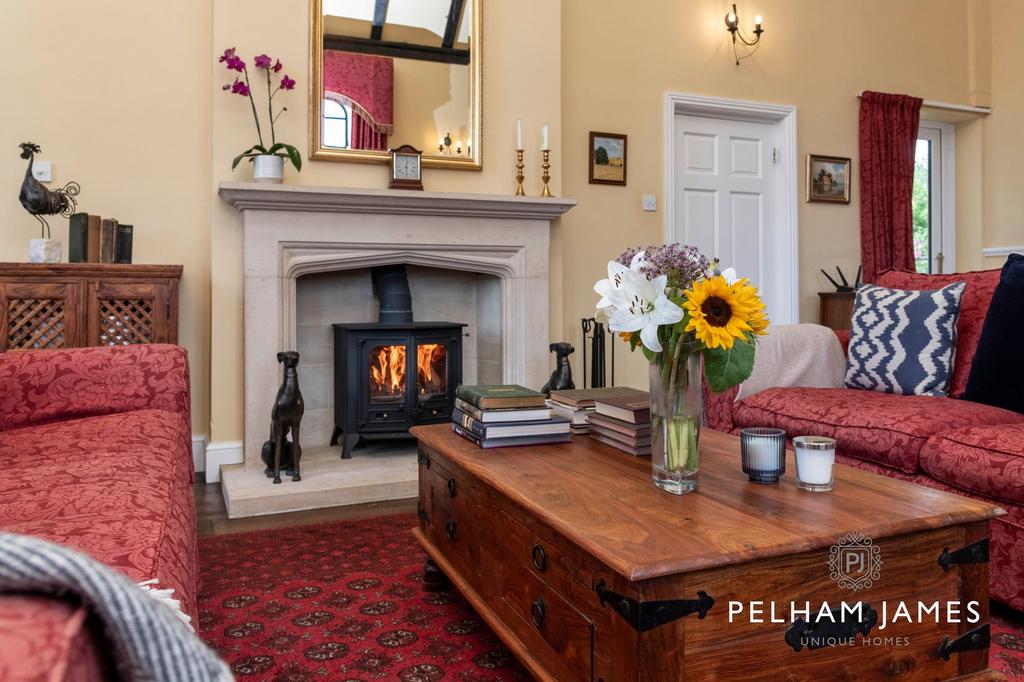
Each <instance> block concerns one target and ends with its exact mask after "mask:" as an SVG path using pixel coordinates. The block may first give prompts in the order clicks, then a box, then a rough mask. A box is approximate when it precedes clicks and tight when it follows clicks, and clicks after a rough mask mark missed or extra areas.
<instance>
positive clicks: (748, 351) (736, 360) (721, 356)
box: [704, 341, 754, 393]
mask: <svg viewBox="0 0 1024 682" xmlns="http://www.w3.org/2000/svg"><path fill="white" fill-rule="evenodd" d="M753 369H754V345H753V344H751V343H747V342H745V341H736V342H735V343H733V344H732V348H708V349H707V350H705V351H704V373H705V374H706V375H707V378H708V386H710V387H711V390H712V391H714V392H715V393H721V392H722V391H727V390H729V389H730V388H732V387H733V386H736V385H737V384H740V383H742V382H744V381H746V380H747V379H748V378H750V372H751V370H753Z"/></svg>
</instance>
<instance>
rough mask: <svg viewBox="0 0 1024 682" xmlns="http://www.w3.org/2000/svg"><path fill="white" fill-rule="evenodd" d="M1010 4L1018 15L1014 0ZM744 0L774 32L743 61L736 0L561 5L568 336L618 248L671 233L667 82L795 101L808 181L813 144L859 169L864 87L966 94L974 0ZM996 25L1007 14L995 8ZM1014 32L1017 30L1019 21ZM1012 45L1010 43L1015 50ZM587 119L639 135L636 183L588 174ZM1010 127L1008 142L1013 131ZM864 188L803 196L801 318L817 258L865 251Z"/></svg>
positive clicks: (955, 98)
mask: <svg viewBox="0 0 1024 682" xmlns="http://www.w3.org/2000/svg"><path fill="white" fill-rule="evenodd" d="M996 1H997V2H998V1H999V0H996ZM1005 4H1006V6H1007V14H1009V5H1010V4H1011V2H1010V0H1006V3H1005ZM1017 7H1018V8H1019V3H1018V4H1017ZM739 9H740V13H741V21H743V22H744V25H745V26H749V24H751V23H752V21H753V16H754V15H755V14H761V15H763V16H764V26H765V29H766V32H765V34H764V43H763V46H762V47H761V49H760V51H759V52H758V53H757V54H756V55H754V56H753V57H752V58H750V59H748V60H745V61H743V62H742V64H741V65H740V66H738V67H737V66H736V65H735V64H734V61H733V59H732V49H731V44H730V42H729V39H728V33H727V32H726V30H725V27H724V22H723V17H724V15H725V13H726V12H727V11H728V3H726V2H721V1H719V0H694V1H692V2H677V1H676V0H650V1H649V2H647V3H644V7H643V11H638V8H637V6H636V5H635V4H633V3H623V2H612V1H606V2H600V3H596V2H593V1H592V0H566V1H565V2H564V3H563V12H562V13H563V20H562V21H563V26H565V27H566V29H565V30H564V31H563V34H562V83H563V88H562V116H563V118H562V129H563V138H564V143H565V153H564V156H565V160H564V163H563V172H564V173H565V178H564V179H563V187H564V188H565V193H566V195H568V196H572V197H574V198H576V199H577V200H579V202H580V205H579V206H578V207H577V208H576V209H575V210H573V211H572V212H570V213H569V214H567V215H566V216H565V217H564V218H563V220H562V230H563V246H564V249H565V253H566V254H567V256H566V258H565V260H564V265H563V267H564V270H565V282H564V285H563V286H564V292H565V297H564V301H563V309H564V311H565V319H564V321H563V336H564V337H566V338H569V339H573V340H576V339H578V337H579V331H578V329H579V327H578V324H579V318H581V317H583V316H584V315H588V314H590V313H591V312H592V310H593V303H594V300H595V298H596V296H595V295H594V294H593V292H592V290H591V287H592V285H593V282H594V281H595V280H596V279H598V278H599V277H601V276H602V272H603V271H604V267H605V263H606V262H607V261H608V259H609V258H613V257H614V256H615V255H617V254H618V253H619V251H620V250H621V249H622V248H623V247H625V246H628V245H636V244H649V243H657V242H660V241H661V240H662V239H663V235H664V212H663V210H662V209H663V208H664V203H665V201H666V197H665V196H664V189H663V164H664V161H663V158H664V157H663V132H662V127H663V122H662V121H663V106H664V104H663V93H664V92H665V91H669V90H672V91H681V92H688V93H697V94H703V95H715V96H723V97H733V98H740V99H749V100H757V101H765V102H772V103H779V104H790V105H795V106H796V107H797V108H798V116H797V122H798V154H799V159H798V162H799V165H798V168H799V169H800V172H799V177H800V183H801V187H802V183H803V164H804V159H805V156H806V154H808V153H812V152H813V153H818V154H831V155H836V156H849V157H852V158H853V159H854V162H853V174H854V176H855V177H856V176H857V174H858V173H859V166H858V162H857V113H858V106H859V104H858V100H857V98H856V94H857V93H858V92H860V91H861V90H866V89H870V90H880V91H884V92H903V93H909V94H913V95H917V96H920V97H924V98H927V99H935V100H943V101H949V102H963V103H967V102H968V101H969V95H970V83H969V79H968V59H967V50H968V34H967V29H966V23H967V5H966V3H965V2H964V0H902V1H901V2H890V1H887V0H866V1H862V2H843V3H820V2H814V1H813V0H743V1H742V2H740V3H739ZM1018 14H1019V11H1018ZM652 18H656V19H652ZM1000 18H1001V19H1003V20H1004V23H1005V24H1013V23H1019V22H1011V21H1009V20H1008V18H1006V17H1000ZM992 23H993V26H995V25H996V24H997V23H999V22H998V21H997V20H996V18H993V22H992ZM1005 30H1006V32H1007V37H1008V38H1009V37H1010V36H1011V35H1012V33H1011V32H1012V27H1011V26H1007V28H1006V29H1005ZM1011 49H1012V45H1008V46H1007V48H1006V50H1007V51H1006V55H1007V57H1009V56H1010V50H1011ZM993 61H999V60H998V59H996V60H993ZM1015 63H1019V60H1016V61H1014V60H1009V59H1008V60H1007V64H1006V66H1005V71H1006V73H1007V76H1006V78H1007V79H1009V77H1010V74H1011V72H1012V69H1013V67H1012V64H1015ZM1000 73H1002V72H1000ZM1002 87H1003V88H1007V87H1008V86H1007V84H1005V83H1004V84H1003V85H1002ZM997 88H998V84H997V86H996V87H994V89H997ZM1016 90H1017V92H1015V93H1013V95H1012V96H1014V97H1018V96H1021V92H1022V89H1020V88H1019V87H1017V88H1016ZM998 96H999V95H998V92H997V93H996V95H995V96H994V97H998ZM1004 102H1005V100H1004ZM1019 120H1020V118H1019V117H1018V118H1017V121H1019ZM589 130H603V131H609V132H622V133H626V134H628V135H629V160H628V164H629V185H628V186H627V187H606V186H600V185H590V184H588V182H587V132H588V131H589ZM1001 136H1002V137H1003V140H1002V143H1005V142H1006V139H1005V136H1006V133H1002V134H1001ZM1018 149H1019V147H1018ZM1017 158H1019V155H1018V157H1017ZM992 163H993V164H996V163H997V161H996V160H995V159H992ZM998 163H999V164H1000V165H999V168H1000V169H1003V170H1005V171H1006V172H1008V173H1018V174H1019V172H1020V170H1019V168H1020V167H1019V165H1018V167H1017V169H1015V170H1010V169H1009V168H1007V166H1008V165H1009V163H1008V162H1005V163H1004V162H1002V161H999V162H998ZM1018 177H1019V175H1018ZM1018 186H1019V183H1018ZM859 189H860V188H859V186H858V183H856V182H855V183H854V185H853V192H852V202H851V203H850V205H848V206H842V205H828V204H807V203H804V202H803V197H802V196H801V202H800V208H799V218H800V249H799V256H800V266H799V267H800V272H799V275H800V311H801V318H802V319H804V320H808V321H811V320H813V321H817V296H816V292H817V291H819V290H821V291H827V290H829V286H828V283H827V281H825V280H824V278H823V277H822V276H821V275H820V273H818V268H819V267H822V266H824V267H832V266H835V265H840V266H842V268H843V270H844V271H846V272H848V273H851V274H852V273H853V272H854V271H855V270H856V267H857V263H858V262H859V261H860V252H859V248H860V247H859V244H860V239H859V230H860V227H859V225H860V196H859ZM645 193H651V194H656V195H658V198H659V204H660V205H659V211H658V212H656V213H644V212H642V211H641V210H640V195H641V194H645ZM801 194H802V191H801ZM1000 210H1003V209H1000ZM1018 214H1020V212H1018ZM1018 224H1020V223H1018ZM568 254H571V257H569V255H568ZM616 351H617V353H618V355H617V359H618V360H620V361H621V360H622V359H623V358H624V357H626V356H627V355H628V351H626V350H625V348H624V347H623V346H621V345H617V346H616ZM617 366H618V377H617V378H619V380H620V383H628V384H632V385H635V386H644V385H645V384H646V381H647V378H646V368H645V366H644V363H643V360H642V358H641V357H640V356H639V354H637V355H636V356H631V357H629V359H628V360H627V361H625V362H620V363H618V365H617Z"/></svg>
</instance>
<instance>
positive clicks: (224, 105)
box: [208, 0, 563, 441]
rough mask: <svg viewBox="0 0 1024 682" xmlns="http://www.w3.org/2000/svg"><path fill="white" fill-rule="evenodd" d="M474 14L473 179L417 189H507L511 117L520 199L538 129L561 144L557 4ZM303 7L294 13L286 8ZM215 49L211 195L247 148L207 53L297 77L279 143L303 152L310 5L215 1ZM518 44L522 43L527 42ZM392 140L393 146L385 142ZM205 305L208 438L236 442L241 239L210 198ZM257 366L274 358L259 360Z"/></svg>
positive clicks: (555, 321) (311, 176)
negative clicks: (519, 149) (476, 167)
mask: <svg viewBox="0 0 1024 682" xmlns="http://www.w3.org/2000/svg"><path fill="white" fill-rule="evenodd" d="M485 4H486V6H485V8H484V10H483V35H482V38H483V53H484V61H483V71H484V74H483V78H484V83H485V86H484V88H483V107H484V112H483V135H484V146H483V148H482V149H483V158H484V170H483V171H481V172H456V171H442V170H433V169H426V170H424V172H423V184H424V187H425V188H426V189H427V190H438V191H450V192H485V193H497V194H505V193H511V191H512V188H513V182H514V179H513V175H514V164H515V154H514V151H513V146H514V145H513V125H514V122H515V119H516V117H517V116H521V117H522V118H523V120H524V122H525V125H526V127H527V140H528V141H529V142H530V144H529V147H530V149H529V150H528V151H527V153H526V164H527V169H528V176H527V186H528V192H529V193H530V194H537V193H538V192H539V190H540V180H539V175H540V173H539V166H540V153H539V152H537V151H536V149H538V148H539V146H540V126H541V125H543V123H544V122H548V123H550V124H551V136H552V137H551V140H552V144H553V146H554V148H555V149H561V148H562V144H561V127H560V121H561V107H562V99H561V94H560V93H561V70H560V68H559V62H560V55H561V48H560V44H561V33H562V24H561V8H560V5H561V3H560V2H559V1H557V0H554V1H553V0H517V2H504V1H498V2H495V1H493V0H492V1H488V2H486V3H485ZM300 5H301V10H298V9H296V8H297V7H298V6H300ZM213 7H214V9H213V49H212V50H211V51H210V69H209V72H210V73H211V74H212V76H213V83H212V85H210V86H209V90H210V91H211V92H212V93H213V98H214V99H213V153H212V157H211V160H210V163H211V165H212V167H211V169H210V174H209V177H210V178H211V180H210V182H209V185H208V187H209V191H210V192H213V193H215V192H216V188H217V185H218V184H219V183H220V182H222V181H225V180H232V179H234V180H240V179H246V178H247V177H248V171H247V169H245V168H240V169H239V170H238V171H237V172H236V173H231V171H230V160H231V158H232V157H234V155H236V154H238V153H239V152H240V151H241V150H243V149H245V148H246V147H247V146H249V145H250V144H252V137H253V133H252V123H251V120H250V113H249V110H248V109H247V108H246V107H245V106H243V104H244V102H242V101H241V100H240V98H238V97H237V96H229V95H227V94H224V93H222V92H221V91H220V87H221V84H222V83H224V82H227V79H226V71H224V69H223V66H222V65H220V64H215V63H214V61H215V60H214V58H213V53H214V52H216V51H219V50H222V49H223V48H225V47H231V46H237V47H238V49H239V52H240V54H242V55H243V56H245V57H250V56H251V55H253V54H258V53H259V52H261V51H265V52H267V53H268V54H271V55H273V56H275V57H280V59H281V61H282V62H284V63H285V65H286V71H287V72H288V73H289V74H290V75H292V77H293V78H295V79H296V80H297V81H298V84H297V86H296V90H295V92H294V93H290V97H289V99H288V102H287V104H288V112H287V114H285V116H284V117H283V118H282V120H281V123H282V125H281V129H280V131H279V133H278V138H279V139H282V140H287V141H290V142H291V143H292V144H295V145H296V146H297V147H299V149H301V150H302V152H303V156H304V157H305V156H307V155H308V153H307V152H308V150H307V144H308V142H307V134H306V126H307V125H308V102H307V99H306V96H305V93H306V92H308V90H307V87H308V81H309V73H308V61H309V57H308V54H309V52H308V50H309V26H308V21H309V7H308V5H307V3H302V2H292V3H288V4H287V7H286V6H285V5H283V4H282V3H279V2H271V0H214V5H213ZM527 38H528V39H527ZM393 142H394V143H395V144H400V143H401V142H402V141H401V140H397V139H396V140H393ZM552 170H553V175H554V183H553V189H554V191H555V192H556V193H558V192H560V191H561V175H562V174H561V159H560V158H559V156H558V155H557V154H556V155H555V157H554V158H553V169H552ZM286 173H287V176H286V180H287V182H289V183H295V184H308V185H343V186H349V187H377V188H380V187H386V186H387V169H386V167H385V166H366V165H353V164H339V163H331V162H323V161H322V162H312V161H308V160H307V161H304V165H303V170H302V172H301V173H298V174H296V173H295V172H294V171H292V170H288V171H286ZM211 223H212V229H211V240H210V243H211V252H212V263H211V265H212V272H211V284H212V304H211V312H212V316H213V319H214V320H216V324H214V325H213V328H212V333H211V367H212V374H211V381H212V409H211V439H212V440H214V441H229V440H239V439H241V437H242V421H243V409H244V406H243V401H242V357H243V355H242V354H243V352H244V343H243V338H242V251H241V247H242V240H241V237H242V234H241V219H240V216H239V215H238V214H237V213H236V212H235V211H234V210H233V209H231V208H230V207H228V206H227V205H226V204H225V203H223V202H221V201H220V200H219V199H216V198H214V200H213V205H212V210H211ZM560 262H561V246H560V228H558V227H556V228H555V233H554V234H553V235H552V271H551V276H552V305H551V321H552V322H551V324H552V329H557V328H558V327H559V326H560V325H561V321H562V317H563V316H562V311H561V305H560V302H561V294H562V292H561V288H560V286H559V285H560V283H561V281H562V273H561V269H560V267H559V264H560ZM267 362H274V359H273V358H267Z"/></svg>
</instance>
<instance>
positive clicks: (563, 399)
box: [551, 386, 647, 407]
mask: <svg viewBox="0 0 1024 682" xmlns="http://www.w3.org/2000/svg"><path fill="white" fill-rule="evenodd" d="M637 394H642V395H647V394H646V393H644V392H643V391H638V390H637V389H635V388H630V387H629V386H602V387H601V388H572V389H566V390H562V391H551V400H552V401H553V402H556V403H561V404H563V405H569V406H570V407H593V406H594V403H595V402H596V401H598V400H604V399H606V398H619V397H621V396H635V395H637Z"/></svg>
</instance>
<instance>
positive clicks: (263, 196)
mask: <svg viewBox="0 0 1024 682" xmlns="http://www.w3.org/2000/svg"><path fill="white" fill-rule="evenodd" d="M220 196H221V198H222V199H224V200H225V201H226V202H228V203H229V204H231V205H232V206H234V207H235V208H236V209H238V210H262V211H319V212H328V213H331V212H334V213H386V214H389V215H431V216H459V217H466V218H473V217H478V218H513V219H515V218H518V219H534V220H554V219H555V218H557V217H558V216H560V215H562V214H563V213H565V212H566V211H568V210H569V209H571V208H572V207H573V206H575V205H576V201H575V200H574V199H564V198H560V197H551V198H541V197H517V196H506V195H503V194H465V193H452V192H418V191H413V190H388V189H355V188H349V187H314V186H303V185H267V184H261V183H256V182H224V183H221V185H220Z"/></svg>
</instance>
